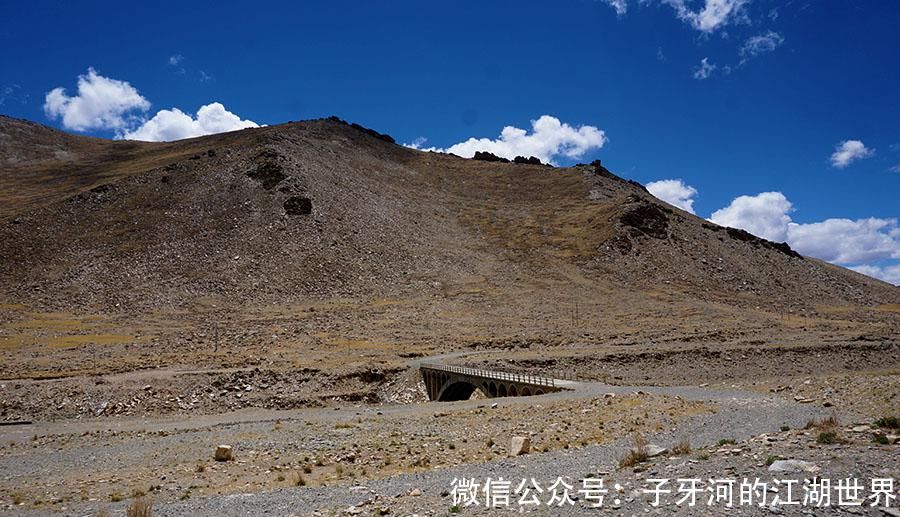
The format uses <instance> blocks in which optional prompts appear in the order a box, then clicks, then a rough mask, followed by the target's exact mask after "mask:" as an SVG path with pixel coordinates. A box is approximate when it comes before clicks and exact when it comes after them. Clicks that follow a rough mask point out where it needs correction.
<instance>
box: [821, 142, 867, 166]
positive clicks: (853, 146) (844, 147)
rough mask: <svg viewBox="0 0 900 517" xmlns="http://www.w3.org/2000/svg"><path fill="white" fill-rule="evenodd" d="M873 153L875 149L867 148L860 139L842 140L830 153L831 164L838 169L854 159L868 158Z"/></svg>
mask: <svg viewBox="0 0 900 517" xmlns="http://www.w3.org/2000/svg"><path fill="white" fill-rule="evenodd" d="M874 154H875V149H869V148H868V147H866V146H865V144H863V143H862V142H861V141H860V140H844V141H843V142H841V143H839V144H838V145H836V146H835V148H834V153H832V154H831V165H833V166H834V167H837V168H838V169H843V168H844V167H846V166H848V165H850V164H851V163H853V162H855V161H856V160H862V159H864V158H869V157H870V156H872V155H874Z"/></svg>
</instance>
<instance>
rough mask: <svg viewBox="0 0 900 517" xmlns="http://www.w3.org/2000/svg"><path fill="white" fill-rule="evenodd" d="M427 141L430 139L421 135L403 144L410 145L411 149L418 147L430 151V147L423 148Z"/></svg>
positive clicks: (420, 149)
mask: <svg viewBox="0 0 900 517" xmlns="http://www.w3.org/2000/svg"><path fill="white" fill-rule="evenodd" d="M427 141H428V139H427V138H425V137H424V136H420V137H418V138H415V139H413V141H412V142H410V143H408V144H403V146H404V147H409V148H410V149H417V150H419V151H428V150H429V149H423V146H424V145H425V142H427Z"/></svg>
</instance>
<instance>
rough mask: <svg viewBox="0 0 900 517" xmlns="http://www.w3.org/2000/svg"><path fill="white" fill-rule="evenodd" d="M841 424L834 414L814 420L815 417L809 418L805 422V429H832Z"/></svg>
mask: <svg viewBox="0 0 900 517" xmlns="http://www.w3.org/2000/svg"><path fill="white" fill-rule="evenodd" d="M839 425H841V422H840V421H839V420H838V419H837V417H836V416H834V415H831V416H829V417H828V418H823V419H822V420H816V419H815V418H812V419H810V420H809V421H808V422H806V427H805V429H807V430H809V429H820V430H828V429H833V428H835V427H838V426H839Z"/></svg>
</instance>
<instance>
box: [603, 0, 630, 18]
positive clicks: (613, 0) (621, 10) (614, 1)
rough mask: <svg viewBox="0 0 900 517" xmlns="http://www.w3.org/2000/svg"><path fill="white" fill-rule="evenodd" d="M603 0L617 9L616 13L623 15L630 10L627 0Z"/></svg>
mask: <svg viewBox="0 0 900 517" xmlns="http://www.w3.org/2000/svg"><path fill="white" fill-rule="evenodd" d="M603 1H604V2H606V3H607V4H609V6H610V7H612V8H613V9H615V10H616V14H617V15H619V16H622V15H623V14H625V12H626V11H628V2H627V0H603Z"/></svg>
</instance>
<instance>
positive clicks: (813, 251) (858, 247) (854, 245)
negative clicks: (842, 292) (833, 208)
mask: <svg viewBox="0 0 900 517" xmlns="http://www.w3.org/2000/svg"><path fill="white" fill-rule="evenodd" d="M788 238H789V242H790V244H791V246H792V247H794V248H796V249H797V250H798V251H799V252H800V253H803V254H804V255H810V256H812V257H816V258H820V259H822V260H827V261H828V262H836V263H838V264H859V263H861V262H877V261H881V260H886V259H900V227H898V226H897V220H896V219H879V218H876V217H869V218H867V219H857V220H851V219H826V220H824V221H822V222H818V223H811V224H797V223H793V222H792V223H790V224H789V225H788Z"/></svg>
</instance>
